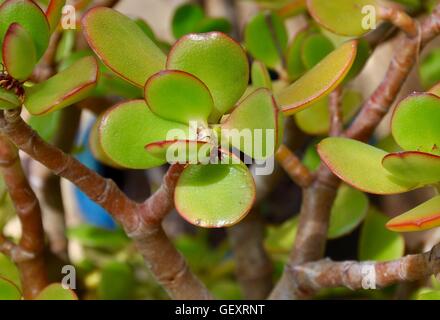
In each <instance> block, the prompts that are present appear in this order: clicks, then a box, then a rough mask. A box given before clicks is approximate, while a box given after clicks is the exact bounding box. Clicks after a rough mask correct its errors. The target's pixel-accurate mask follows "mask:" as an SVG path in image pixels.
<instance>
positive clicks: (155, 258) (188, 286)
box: [0, 110, 211, 299]
mask: <svg viewBox="0 0 440 320" xmlns="http://www.w3.org/2000/svg"><path fill="white" fill-rule="evenodd" d="M0 129H1V130H2V132H3V133H4V134H6V135H7V136H8V137H9V139H10V140H11V141H12V142H13V143H14V144H15V145H16V146H17V147H18V148H19V149H21V150H23V151H24V152H26V153H27V154H29V156H31V157H32V158H33V159H35V160H37V161H39V162H40V163H42V164H43V165H44V166H46V167H47V168H49V169H50V170H51V171H52V172H54V173H55V174H57V175H59V176H61V177H63V178H66V179H67V180H69V181H70V182H72V183H73V184H75V185H76V186H77V187H78V188H79V189H81V190H82V191H83V192H84V193H85V194H86V195H87V196H88V197H89V198H90V199H91V200H93V201H94V202H96V203H97V204H99V205H100V206H102V207H103V208H104V209H106V210H107V211H108V212H109V213H110V214H112V216H113V217H114V218H115V219H116V220H117V221H118V222H119V223H120V224H121V225H122V226H123V227H124V229H125V230H126V232H127V233H128V234H129V236H130V237H131V238H132V239H133V240H134V241H135V244H136V247H137V248H138V249H139V251H140V252H141V254H142V255H143V257H144V259H145V262H146V264H147V265H148V267H149V268H150V270H151V271H152V273H153V275H154V276H155V277H156V279H157V280H158V281H159V282H160V284H161V285H163V286H164V287H165V289H166V290H167V291H168V293H169V294H170V296H171V297H172V298H176V299H210V298H211V295H210V294H209V292H208V291H207V289H206V287H205V286H204V285H203V284H202V283H201V282H200V281H199V280H198V279H197V278H196V277H195V276H194V275H193V274H192V273H191V272H190V270H189V268H188V266H187V264H186V261H185V260H184V258H183V257H182V256H181V254H180V253H179V252H178V251H177V250H176V249H175V247H174V246H173V244H172V243H171V242H170V240H169V239H168V237H167V236H166V235H165V233H164V232H163V229H162V227H161V226H160V223H159V221H158V220H159V217H163V216H165V214H166V213H167V212H162V210H169V209H170V208H172V203H173V199H172V194H173V192H174V187H175V184H176V181H177V176H178V175H177V174H175V173H176V171H175V170H178V169H173V170H171V171H170V172H171V173H170V174H169V175H167V176H166V177H165V179H164V184H166V185H165V186H164V187H162V188H160V189H159V190H158V191H157V192H156V194H155V195H153V196H152V197H151V198H150V199H149V200H147V201H146V202H145V203H143V204H140V203H136V202H134V201H132V200H130V199H128V198H127V197H126V196H125V194H124V193H123V192H122V191H121V190H120V189H119V188H118V187H117V186H116V184H115V183H114V182H113V181H112V180H109V179H104V178H103V177H101V176H100V175H99V174H97V173H96V172H94V171H92V170H90V169H88V168H87V167H86V166H84V165H83V164H81V163H80V162H79V161H77V160H76V159H75V158H73V157H71V156H70V155H67V154H65V153H64V152H62V151H61V150H59V149H58V148H55V147H54V146H52V145H49V144H48V143H46V142H45V141H43V140H42V139H41V138H40V137H39V136H38V134H37V133H36V132H35V131H33V130H32V129H31V128H30V127H29V126H28V125H27V124H26V123H25V122H24V121H23V120H22V119H21V117H20V113H19V112H18V111H17V110H14V111H5V112H4V115H3V118H1V119H0ZM162 202H163V203H162Z"/></svg>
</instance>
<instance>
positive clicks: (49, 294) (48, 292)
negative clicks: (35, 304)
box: [35, 283, 78, 300]
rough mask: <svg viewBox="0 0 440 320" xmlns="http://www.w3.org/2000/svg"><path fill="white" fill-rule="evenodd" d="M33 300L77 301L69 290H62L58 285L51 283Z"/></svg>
mask: <svg viewBox="0 0 440 320" xmlns="http://www.w3.org/2000/svg"><path fill="white" fill-rule="evenodd" d="M35 300H78V297H77V296H76V294H75V293H74V292H73V291H72V290H70V289H64V288H63V286H62V285H61V284H60V283H52V284H50V285H48V286H47V287H46V288H44V289H43V290H42V291H41V292H40V293H39V294H38V296H37V297H36V298H35Z"/></svg>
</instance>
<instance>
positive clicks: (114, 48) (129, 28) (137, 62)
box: [82, 7, 166, 87]
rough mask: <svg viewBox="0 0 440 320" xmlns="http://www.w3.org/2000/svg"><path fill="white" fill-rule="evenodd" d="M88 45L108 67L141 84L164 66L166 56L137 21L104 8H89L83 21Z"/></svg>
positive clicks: (134, 82) (138, 84) (132, 81)
mask: <svg viewBox="0 0 440 320" xmlns="http://www.w3.org/2000/svg"><path fill="white" fill-rule="evenodd" d="M82 24H83V28H84V35H85V37H86V39H87V42H88V43H89V45H90V47H91V48H92V49H93V51H95V53H96V54H97V55H98V57H99V58H100V59H101V60H102V62H104V64H105V65H107V66H108V67H109V68H110V69H112V70H113V71H114V72H116V73H117V74H118V75H120V76H121V77H122V78H124V79H126V80H128V81H130V82H131V83H133V84H135V85H137V86H139V87H143V86H144V85H145V82H146V81H147V79H148V78H149V77H150V76H152V75H153V74H154V73H156V72H158V71H160V70H162V69H164V67H165V60H166V57H165V55H164V54H163V52H162V51H161V50H160V49H159V48H158V47H157V46H156V44H155V43H154V42H153V41H152V40H151V39H150V38H148V36H147V35H146V34H145V33H144V32H143V31H142V29H141V28H140V27H139V26H138V25H137V24H136V22H134V21H132V20H130V19H129V18H128V17H126V16H124V15H123V14H121V13H119V12H117V11H115V10H112V9H109V8H105V7H97V8H95V9H92V10H90V11H89V12H88V13H87V14H86V15H85V16H84V18H83V20H82Z"/></svg>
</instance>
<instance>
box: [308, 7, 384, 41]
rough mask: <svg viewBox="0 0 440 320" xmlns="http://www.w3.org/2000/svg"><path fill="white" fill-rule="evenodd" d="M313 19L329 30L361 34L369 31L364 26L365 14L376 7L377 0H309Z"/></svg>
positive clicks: (353, 34)
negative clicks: (367, 9) (366, 9)
mask: <svg viewBox="0 0 440 320" xmlns="http://www.w3.org/2000/svg"><path fill="white" fill-rule="evenodd" d="M307 6H308V9H309V12H310V14H311V15H312V17H313V19H314V20H315V21H316V22H318V23H319V24H320V25H321V26H323V27H325V28H327V29H328V30H330V31H332V32H334V33H337V34H340V35H345V36H361V35H363V34H365V33H367V32H368V31H370V30H369V29H368V28H365V27H364V26H363V21H364V20H365V16H366V14H367V13H368V12H369V11H364V10H365V9H364V8H372V9H375V8H376V7H377V0H332V1H328V0H307Z"/></svg>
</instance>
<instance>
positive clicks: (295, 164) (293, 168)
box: [275, 145, 313, 188]
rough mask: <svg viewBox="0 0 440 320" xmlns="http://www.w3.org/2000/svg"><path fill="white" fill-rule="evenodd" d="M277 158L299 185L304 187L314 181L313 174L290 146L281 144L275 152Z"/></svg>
mask: <svg viewBox="0 0 440 320" xmlns="http://www.w3.org/2000/svg"><path fill="white" fill-rule="evenodd" d="M275 158H276V160H277V162H278V163H279V164H280V165H281V167H282V168H283V169H284V170H285V171H286V173H287V174H288V175H289V177H290V178H291V179H292V180H293V181H294V182H295V183H296V184H297V185H299V186H300V187H303V188H307V187H308V186H310V184H311V183H312V181H313V175H312V174H311V173H310V171H309V169H307V167H306V166H304V165H303V163H302V162H301V160H300V159H299V158H298V157H297V156H296V155H295V154H294V153H293V152H292V151H290V150H289V148H287V147H286V146H285V145H281V146H280V147H279V148H278V150H277V152H276V154H275Z"/></svg>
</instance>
